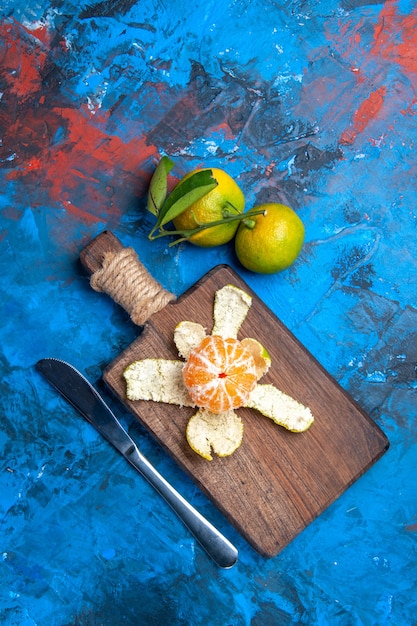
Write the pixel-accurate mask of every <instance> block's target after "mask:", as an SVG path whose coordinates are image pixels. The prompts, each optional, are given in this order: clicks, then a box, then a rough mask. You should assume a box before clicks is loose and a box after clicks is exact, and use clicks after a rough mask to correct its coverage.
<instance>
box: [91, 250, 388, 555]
mask: <svg viewBox="0 0 417 626" xmlns="http://www.w3.org/2000/svg"><path fill="white" fill-rule="evenodd" d="M116 241H118V240H116ZM116 245H119V244H116ZM93 247H94V245H93ZM87 256H88V258H86V255H84V257H83V256H82V261H83V263H84V265H85V267H87V269H89V270H90V271H91V269H92V266H91V264H89V260H88V259H90V262H91V259H92V258H94V250H93V249H92V244H89V248H88V255H87ZM95 262H96V261H94V262H93V265H94V263H95ZM226 284H233V285H236V286H237V287H240V288H242V289H243V290H245V291H246V292H247V293H249V294H250V295H251V296H252V298H253V301H252V306H251V308H250V310H249V313H248V315H247V318H246V320H245V322H244V323H243V326H242V328H241V332H240V335H239V337H240V338H243V337H255V338H256V339H258V340H259V341H260V342H261V343H262V344H264V345H265V346H266V347H267V349H268V351H269V353H270V355H271V357H272V366H271V368H270V371H269V372H268V373H267V374H266V376H264V378H263V379H262V380H261V382H262V383H273V384H274V385H275V386H276V387H278V388H279V389H281V390H282V391H284V392H285V393H287V394H289V395H291V396H292V397H294V398H296V399H297V400H298V401H300V402H302V403H303V404H305V405H307V406H309V407H310V409H311V411H312V412H313V415H314V416H315V421H314V423H313V425H312V426H311V428H310V429H309V430H308V431H306V432H304V433H301V434H296V433H291V432H288V431H286V430H285V429H283V428H281V427H279V426H277V425H275V424H274V423H273V422H272V421H271V420H269V419H268V418H266V417H263V416H262V415H260V414H259V413H257V412H256V411H254V410H250V409H239V410H238V412H239V415H240V416H241V417H242V419H243V422H244V437H243V443H242V445H241V447H240V448H239V449H238V450H237V451H236V452H235V453H234V454H233V455H232V456H230V457H226V458H222V459H220V458H217V457H216V458H215V459H214V460H213V461H211V462H210V461H206V460H205V459H203V458H201V457H200V456H198V455H197V454H195V453H194V452H193V451H192V450H191V449H190V448H189V446H188V444H187V442H186V439H185V434H184V433H185V428H186V425H187V422H188V419H189V418H190V417H191V415H192V414H193V413H194V412H195V410H193V409H189V408H179V407H177V406H171V405H167V404H159V403H154V402H145V401H139V402H129V401H127V400H126V396H125V383H124V379H123V377H122V373H123V370H124V369H125V367H126V366H127V365H129V364H130V363H131V362H132V361H135V360H139V359H144V358H156V357H159V358H166V359H177V358H178V356H177V352H176V349H175V345H174V342H173V332H174V328H175V326H176V325H177V324H178V323H179V322H181V321H182V320H191V321H194V322H199V323H201V324H203V326H205V327H206V328H207V332H208V333H210V331H211V327H212V324H213V320H212V311H213V298H214V294H215V292H216V291H217V290H218V289H220V288H221V287H223V286H224V285H226ZM103 377H104V380H105V382H106V384H107V385H108V386H109V388H110V389H111V390H112V392H114V393H115V394H116V396H117V397H118V398H119V399H120V401H121V402H122V403H124V404H125V405H126V406H127V408H128V409H129V410H130V411H131V412H132V413H133V415H134V416H135V417H136V418H137V419H138V420H139V422H140V423H141V424H142V425H143V426H144V427H145V428H147V429H148V431H149V432H150V433H151V434H152V435H153V436H154V438H155V439H156V441H157V442H158V443H159V444H161V445H162V446H163V447H164V448H165V449H166V451H167V452H168V454H170V455H171V456H172V457H173V458H174V459H175V461H176V462H177V463H178V464H179V465H180V466H181V468H183V470H185V472H187V474H189V475H190V476H191V478H192V479H193V480H194V481H195V483H196V484H197V485H198V486H199V488H200V489H201V490H202V491H203V492H204V493H205V494H206V495H207V496H208V497H209V498H210V499H211V500H212V502H213V503H214V504H215V505H216V506H217V507H218V508H219V509H220V510H221V511H222V512H223V514H224V515H225V517H226V518H227V519H228V520H229V521H230V522H231V523H232V524H233V525H234V526H235V528H236V529H237V530H238V531H239V532H240V533H241V534H242V535H243V537H245V539H246V540H247V541H248V542H249V543H250V544H251V545H252V546H253V547H254V548H255V550H256V551H257V552H259V553H260V554H261V555H263V556H266V557H273V556H275V555H276V554H277V553H278V552H280V550H282V549H283V548H284V547H285V546H286V545H287V544H288V543H289V542H290V541H291V540H292V539H293V538H294V537H296V535H298V533H300V532H301V531H302V530H303V529H304V528H306V526H307V525H308V524H309V523H310V522H312V521H313V520H314V519H315V518H317V516H319V515H320V513H322V512H323V511H324V510H325V509H326V508H327V507H328V506H329V505H330V504H331V503H332V502H334V500H336V498H338V496H340V495H341V494H342V493H343V492H344V491H345V490H346V489H347V488H348V487H349V486H350V485H351V484H352V483H353V482H354V481H355V480H356V479H358V478H359V477H360V476H361V475H362V474H363V473H364V472H365V471H366V470H367V469H368V468H369V467H370V466H371V465H372V464H373V463H374V462H375V461H376V460H377V459H378V458H379V457H381V456H382V454H383V453H384V452H385V451H386V450H387V449H388V447H389V442H388V440H387V438H386V436H385V435H384V433H383V432H382V431H381V430H380V429H379V427H378V426H377V425H376V424H375V423H374V422H373V421H372V420H371V419H370V418H369V417H368V416H367V415H366V414H365V413H364V412H363V411H362V410H361V408H360V407H359V406H358V405H357V404H356V403H355V402H354V401H353V399H352V398H351V397H350V396H349V395H348V394H347V393H346V392H345V391H344V390H343V389H342V388H341V387H340V386H339V385H338V383H337V382H336V381H335V380H334V379H333V378H332V377H331V376H330V375H329V374H328V373H327V372H326V371H325V370H324V369H323V367H322V366H321V365H320V364H319V363H318V362H317V361H316V359H315V358H314V357H313V356H312V355H311V354H310V353H309V352H308V351H307V350H306V349H305V348H304V347H303V346H302V345H301V343H300V342H299V341H298V340H297V339H296V338H295V337H294V335H293V334H292V333H291V332H290V331H289V330H288V329H287V328H286V327H285V326H284V325H283V324H282V323H281V322H280V320H279V319H277V317H276V316H275V315H274V313H273V312H272V311H271V310H270V309H269V308H268V307H266V306H265V304H264V303H263V302H262V301H261V300H260V299H259V298H258V297H257V295H256V294H255V293H254V292H253V291H252V290H251V289H250V287H249V286H248V285H247V284H246V283H245V282H244V281H243V280H242V279H241V278H240V277H239V276H238V275H237V274H236V273H235V272H234V271H233V270H232V269H231V268H230V267H228V266H218V267H216V268H214V269H213V270H212V271H211V272H209V273H208V274H206V275H205V276H204V277H203V278H202V279H201V280H200V281H199V282H198V283H196V284H195V285H194V286H193V287H192V288H191V289H189V290H188V291H187V292H186V293H184V294H183V295H182V296H181V297H179V299H178V300H177V301H175V302H173V303H170V304H168V305H167V306H166V307H165V308H164V309H162V310H161V311H159V312H157V313H155V314H154V315H152V317H151V318H150V320H149V321H148V322H147V323H146V325H145V328H144V330H143V333H142V334H141V335H140V336H139V337H138V338H137V339H136V340H135V341H134V342H133V343H132V344H131V345H130V346H129V347H128V348H127V349H126V350H124V351H123V352H122V353H121V354H120V356H119V357H118V358H116V359H115V360H114V361H113V362H112V363H110V365H109V366H108V367H107V368H106V370H105V371H104V375H103Z"/></svg>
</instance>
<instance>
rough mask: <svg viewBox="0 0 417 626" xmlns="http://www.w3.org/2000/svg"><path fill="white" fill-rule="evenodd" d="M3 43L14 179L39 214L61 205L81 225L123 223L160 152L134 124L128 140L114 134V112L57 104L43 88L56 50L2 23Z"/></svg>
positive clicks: (3, 120)
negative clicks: (111, 126) (47, 207)
mask: <svg viewBox="0 0 417 626" xmlns="http://www.w3.org/2000/svg"><path fill="white" fill-rule="evenodd" d="M41 30H42V33H43V30H44V29H41ZM50 39H52V37H50ZM47 40H48V37H46V36H45V37H44V41H47ZM0 42H1V43H0V53H1V58H2V66H1V73H2V78H3V79H4V81H5V83H6V88H5V90H4V95H3V98H2V109H1V111H0V125H1V127H2V133H3V134H2V144H1V145H0V154H1V156H2V157H3V163H4V164H5V163H9V165H8V168H9V169H8V170H7V172H8V173H7V177H8V179H9V180H13V179H19V180H21V181H22V182H23V184H24V185H25V187H26V189H27V192H28V194H29V195H30V197H31V198H32V206H34V207H42V206H45V205H52V206H54V205H55V206H57V207H59V208H61V209H62V208H64V209H65V212H66V213H67V214H68V215H71V216H72V217H73V218H75V220H77V221H82V222H83V223H85V222H87V223H89V222H92V223H94V222H97V221H108V220H109V221H110V223H117V222H118V221H119V219H120V216H121V214H122V212H123V209H124V207H125V205H126V203H129V202H130V203H131V202H132V197H133V198H135V197H137V196H139V195H143V193H144V188H145V181H146V183H147V180H148V174H147V173H146V172H143V171H142V168H143V163H144V162H145V161H146V160H149V159H150V158H152V157H156V156H157V153H156V149H155V147H154V146H152V145H148V143H147V141H146V137H144V136H143V133H142V132H141V131H140V129H139V128H138V123H135V121H134V120H127V122H126V121H125V122H124V123H126V124H127V128H128V132H127V133H126V134H127V136H128V139H127V140H123V139H122V138H121V137H120V136H118V135H116V134H114V133H113V134H111V133H109V132H108V130H107V126H108V123H109V118H110V117H111V116H110V114H109V113H102V112H100V111H98V112H97V113H96V114H95V115H93V114H92V113H91V112H90V111H89V109H88V108H87V107H86V106H80V107H79V108H75V106H74V102H72V101H71V102H69V101H66V99H65V97H60V99H59V100H58V98H57V95H56V94H55V93H51V92H50V90H49V88H48V86H44V85H43V83H42V70H43V69H44V68H46V67H48V65H47V64H48V63H49V64H50V65H51V61H50V59H49V55H50V51H49V50H48V48H47V46H46V45H44V44H43V43H40V42H39V41H38V40H37V39H36V37H34V36H33V34H32V33H29V32H28V31H27V29H24V28H22V27H21V26H20V25H18V24H17V23H16V22H12V23H5V24H0ZM57 103H58V104H57ZM112 122H113V123H114V119H113V118H112ZM131 137H132V138H131ZM12 154H14V155H15V157H14V158H13V160H12V161H8V158H9V157H10V156H11V155H12Z"/></svg>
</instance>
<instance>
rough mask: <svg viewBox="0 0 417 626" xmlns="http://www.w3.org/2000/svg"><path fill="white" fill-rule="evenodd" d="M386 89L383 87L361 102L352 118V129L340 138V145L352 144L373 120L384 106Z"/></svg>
mask: <svg viewBox="0 0 417 626" xmlns="http://www.w3.org/2000/svg"><path fill="white" fill-rule="evenodd" d="M386 92H387V89H386V87H385V85H382V87H379V89H376V90H375V91H373V92H372V93H371V94H370V95H369V97H368V98H367V99H366V100H364V101H363V102H362V104H361V105H360V106H359V108H358V109H357V110H356V111H355V114H354V116H353V125H352V128H349V129H348V130H345V131H344V132H343V133H342V136H341V138H340V143H342V144H345V145H349V144H352V143H353V142H354V141H355V139H356V136H357V135H358V134H360V133H362V132H363V131H364V130H365V128H366V127H367V126H368V124H369V123H370V121H371V120H373V119H375V118H376V117H377V116H378V114H379V112H380V111H381V109H382V106H383V104H384V100H385V96H386Z"/></svg>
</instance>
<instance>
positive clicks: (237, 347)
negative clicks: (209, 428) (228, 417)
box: [183, 335, 257, 413]
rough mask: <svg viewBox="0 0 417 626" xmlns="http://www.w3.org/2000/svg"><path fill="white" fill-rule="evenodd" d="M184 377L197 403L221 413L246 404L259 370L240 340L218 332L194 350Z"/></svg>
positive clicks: (206, 338)
mask: <svg viewBox="0 0 417 626" xmlns="http://www.w3.org/2000/svg"><path fill="white" fill-rule="evenodd" d="M183 378H184V383H185V386H186V388H187V389H188V392H189V394H190V397H191V398H192V399H193V401H194V402H195V404H196V405H197V406H199V407H204V408H207V409H209V410H210V411H212V412H213V413H222V412H223V411H228V410H230V409H236V408H239V407H241V406H243V404H244V403H245V401H246V400H247V399H248V397H249V394H250V393H251V391H253V389H254V388H255V386H256V383H257V370H256V365H255V361H254V359H253V357H252V355H251V354H250V352H248V350H246V349H245V348H244V347H243V346H242V344H241V343H240V341H237V339H231V338H229V339H223V338H222V337H219V336H217V335H215V336H208V337H205V339H203V341H202V342H201V344H200V345H199V346H198V348H195V349H194V350H192V351H191V353H190V356H189V357H188V361H187V363H186V364H185V366H184V370H183Z"/></svg>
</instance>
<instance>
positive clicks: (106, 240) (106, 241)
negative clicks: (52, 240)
mask: <svg viewBox="0 0 417 626" xmlns="http://www.w3.org/2000/svg"><path fill="white" fill-rule="evenodd" d="M80 260H81V263H82V264H83V266H84V267H85V269H86V270H87V271H88V272H89V273H90V274H91V277H90V284H91V287H92V288H93V289H94V290H95V291H101V292H104V293H106V294H107V295H109V296H110V297H111V298H112V299H113V300H114V301H115V302H117V304H119V305H120V306H122V307H123V308H124V309H125V311H127V312H128V313H129V315H130V318H131V320H132V321H133V322H134V323H135V324H137V325H138V326H142V325H143V324H144V323H145V322H146V321H147V320H148V319H149V318H150V317H151V315H153V314H154V313H156V312H158V311H160V310H161V309H163V308H164V307H165V306H166V305H167V304H168V303H169V302H172V301H173V300H175V299H176V296H175V295H174V294H172V293H170V292H169V291H166V290H165V289H164V288H163V287H162V286H161V285H160V284H159V283H158V281H156V280H155V279H154V278H153V276H152V275H151V274H150V273H149V272H148V270H147V269H146V268H145V266H144V265H143V264H142V263H141V261H140V259H139V257H138V255H137V254H136V252H135V250H133V248H126V247H124V246H123V244H122V243H121V242H120V241H119V240H118V239H117V237H116V236H115V235H113V233H111V232H110V231H104V232H103V233H101V234H100V235H98V237H96V238H95V239H93V241H92V242H91V243H90V244H88V245H87V246H86V247H85V248H84V249H83V250H82V252H81V255H80Z"/></svg>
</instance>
